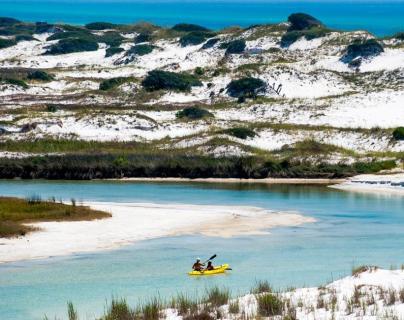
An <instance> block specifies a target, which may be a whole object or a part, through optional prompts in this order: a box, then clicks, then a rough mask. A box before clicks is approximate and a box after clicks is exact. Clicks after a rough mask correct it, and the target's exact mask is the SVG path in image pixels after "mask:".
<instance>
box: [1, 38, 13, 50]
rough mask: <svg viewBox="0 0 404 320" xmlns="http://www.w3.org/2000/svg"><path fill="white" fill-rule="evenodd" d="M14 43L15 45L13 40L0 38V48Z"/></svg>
mask: <svg viewBox="0 0 404 320" xmlns="http://www.w3.org/2000/svg"><path fill="white" fill-rule="evenodd" d="M14 45H16V42H15V40H12V39H3V38H0V49H4V48H8V47H12V46H14Z"/></svg>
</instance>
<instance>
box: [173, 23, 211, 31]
mask: <svg viewBox="0 0 404 320" xmlns="http://www.w3.org/2000/svg"><path fill="white" fill-rule="evenodd" d="M171 29H172V30H175V31H179V32H194V31H202V32H210V30H209V29H207V28H205V27H202V26H199V25H197V24H189V23H179V24H176V25H175V26H174V27H172V28H171Z"/></svg>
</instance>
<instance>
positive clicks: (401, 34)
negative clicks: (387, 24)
mask: <svg viewBox="0 0 404 320" xmlns="http://www.w3.org/2000/svg"><path fill="white" fill-rule="evenodd" d="M393 38H395V39H398V40H404V32H397V33H396V34H395V35H394V36H393Z"/></svg>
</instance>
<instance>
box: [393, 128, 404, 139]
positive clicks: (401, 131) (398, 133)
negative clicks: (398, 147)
mask: <svg viewBox="0 0 404 320" xmlns="http://www.w3.org/2000/svg"><path fill="white" fill-rule="evenodd" d="M393 138H394V140H404V127H398V128H395V129H394V131H393Z"/></svg>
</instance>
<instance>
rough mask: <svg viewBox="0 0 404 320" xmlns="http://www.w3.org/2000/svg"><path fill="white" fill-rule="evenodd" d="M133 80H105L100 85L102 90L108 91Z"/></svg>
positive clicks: (122, 78)
mask: <svg viewBox="0 0 404 320" xmlns="http://www.w3.org/2000/svg"><path fill="white" fill-rule="evenodd" d="M131 80H133V79H132V78H126V77H117V78H111V79H107V80H104V81H102V82H101V83H100V90H102V91H107V90H111V89H114V88H117V87H119V86H120V85H122V84H124V83H126V82H128V81H131Z"/></svg>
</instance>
